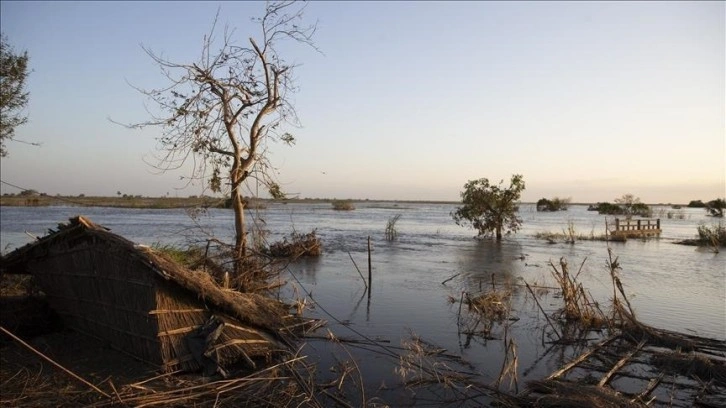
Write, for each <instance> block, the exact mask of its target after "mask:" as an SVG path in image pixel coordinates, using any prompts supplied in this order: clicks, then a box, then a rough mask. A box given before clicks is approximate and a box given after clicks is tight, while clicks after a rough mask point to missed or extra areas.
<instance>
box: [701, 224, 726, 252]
mask: <svg viewBox="0 0 726 408" xmlns="http://www.w3.org/2000/svg"><path fill="white" fill-rule="evenodd" d="M698 243H699V244H701V245H708V246H713V247H719V246H726V226H724V224H723V223H718V224H714V225H711V226H708V225H705V224H701V225H699V226H698Z"/></svg>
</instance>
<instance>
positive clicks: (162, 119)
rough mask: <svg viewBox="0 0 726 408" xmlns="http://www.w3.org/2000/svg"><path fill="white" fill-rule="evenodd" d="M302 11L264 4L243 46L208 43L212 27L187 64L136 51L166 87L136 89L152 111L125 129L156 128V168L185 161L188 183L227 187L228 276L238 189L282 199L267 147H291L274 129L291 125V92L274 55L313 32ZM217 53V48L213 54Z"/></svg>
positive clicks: (241, 239) (242, 248)
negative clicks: (258, 186)
mask: <svg viewBox="0 0 726 408" xmlns="http://www.w3.org/2000/svg"><path fill="white" fill-rule="evenodd" d="M303 9H304V7H297V5H295V4H294V2H292V1H284V2H277V3H267V4H266V7H265V14H264V16H263V17H262V18H254V19H253V22H255V23H256V24H258V25H259V28H260V32H259V33H258V36H257V37H250V38H249V40H248V43H247V44H243V45H238V44H236V43H235V42H234V41H233V34H234V30H230V29H228V28H225V29H224V34H223V36H222V38H221V41H216V40H215V37H214V35H215V28H216V26H217V20H218V18H219V12H218V13H217V17H216V18H215V21H214V24H213V26H212V30H211V32H210V34H209V35H207V36H205V37H204V40H203V43H202V53H201V56H200V58H199V59H198V60H197V61H196V62H193V63H191V64H180V63H174V62H171V61H168V60H167V59H165V58H162V57H161V56H159V55H158V54H156V53H154V52H152V51H151V50H150V49H149V48H147V47H144V50H145V51H146V53H147V54H148V55H149V56H150V57H151V58H152V59H153V60H154V62H155V63H157V64H158V65H159V67H160V68H161V70H162V72H163V74H164V75H165V76H166V77H167V78H168V79H169V81H170V84H169V85H168V86H166V87H164V88H160V89H152V90H145V89H139V88H136V89H137V90H139V91H140V92H141V93H142V94H143V95H145V96H147V97H148V98H149V99H150V100H152V101H153V102H154V103H155V105H156V107H157V108H158V112H159V113H151V112H150V114H151V116H152V119H151V120H149V121H146V122H142V123H137V124H131V125H127V126H129V127H132V128H145V127H149V126H154V127H160V128H161V129H162V135H161V137H160V138H159V139H158V141H159V150H160V152H161V153H162V154H161V155H160V156H158V157H157V159H158V163H156V164H155V166H157V168H159V169H161V170H163V171H167V170H171V169H177V168H179V167H181V166H182V165H183V164H184V163H185V162H187V161H189V160H192V161H193V164H194V167H193V171H192V172H193V173H192V175H191V177H190V178H189V180H193V179H202V180H204V182H205V183H206V182H208V183H209V187H210V188H211V190H212V191H215V192H220V191H222V190H223V188H226V187H227V186H229V189H230V190H229V191H230V195H231V200H232V208H233V209H234V215H235V219H234V226H235V244H234V257H235V260H236V262H235V275H236V276H239V274H240V272H241V271H240V261H241V260H242V259H244V257H245V256H246V251H247V232H246V229H245V215H244V207H245V202H244V200H243V195H242V193H243V191H242V189H243V185H244V183H245V181H246V180H248V179H255V180H257V181H259V182H261V183H262V185H264V186H266V187H267V188H268V191H269V192H270V194H271V195H272V196H273V197H275V198H279V197H281V196H282V192H281V190H280V187H279V185H278V184H277V183H276V182H275V181H274V176H273V174H271V173H272V171H271V169H272V167H271V166H270V163H269V161H268V155H267V143H268V141H276V140H279V141H282V142H284V143H286V144H293V143H294V138H293V136H292V135H290V134H289V133H286V132H283V131H282V130H281V128H282V125H283V124H285V123H287V124H292V125H298V120H297V115H296V113H295V109H294V106H293V105H292V103H291V100H290V95H291V93H293V92H295V91H296V88H295V87H294V81H293V79H294V78H293V69H294V65H292V64H289V63H287V62H285V60H284V59H283V58H282V57H281V55H280V54H278V52H277V48H276V47H277V46H278V45H279V43H281V42H282V41H292V42H296V43H302V44H305V45H308V46H311V47H313V48H315V45H314V44H313V42H312V37H313V34H314V33H315V29H316V26H315V25H314V24H313V25H300V24H301V21H302V17H303V13H302V12H303ZM215 47H219V48H215Z"/></svg>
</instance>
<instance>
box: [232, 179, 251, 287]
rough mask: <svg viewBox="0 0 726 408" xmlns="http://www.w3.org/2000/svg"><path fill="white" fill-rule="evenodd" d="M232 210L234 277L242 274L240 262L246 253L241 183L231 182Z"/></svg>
mask: <svg viewBox="0 0 726 408" xmlns="http://www.w3.org/2000/svg"><path fill="white" fill-rule="evenodd" d="M232 184H233V187H232V193H231V194H232V209H233V210H234V232H235V237H234V276H235V278H237V279H238V278H239V277H240V275H241V274H242V270H241V266H242V261H243V260H244V257H245V255H246V253H247V231H246V230H245V204H244V201H243V200H242V194H241V191H240V186H241V184H242V183H241V182H236V183H235V182H234V181H233V182H232Z"/></svg>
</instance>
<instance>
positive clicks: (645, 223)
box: [610, 218, 662, 238]
mask: <svg viewBox="0 0 726 408" xmlns="http://www.w3.org/2000/svg"><path fill="white" fill-rule="evenodd" d="M661 232H662V231H661V229H660V218H656V219H637V220H632V219H625V220H621V219H619V218H616V219H615V228H614V229H612V230H610V235H612V236H613V237H617V238H632V237H647V236H651V235H660V233H661Z"/></svg>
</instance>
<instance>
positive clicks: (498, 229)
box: [497, 224, 502, 241]
mask: <svg viewBox="0 0 726 408" xmlns="http://www.w3.org/2000/svg"><path fill="white" fill-rule="evenodd" d="M501 240H502V224H497V241H501Z"/></svg>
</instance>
